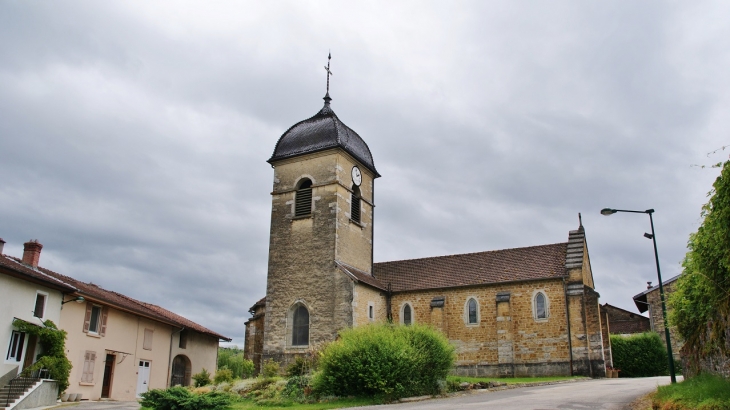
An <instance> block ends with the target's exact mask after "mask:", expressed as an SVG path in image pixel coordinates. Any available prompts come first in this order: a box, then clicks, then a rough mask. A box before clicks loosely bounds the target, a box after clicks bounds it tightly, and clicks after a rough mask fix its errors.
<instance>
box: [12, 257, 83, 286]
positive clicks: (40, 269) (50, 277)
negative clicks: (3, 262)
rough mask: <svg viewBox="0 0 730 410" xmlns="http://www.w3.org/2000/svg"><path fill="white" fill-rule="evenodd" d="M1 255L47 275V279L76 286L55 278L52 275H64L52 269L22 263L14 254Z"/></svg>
mask: <svg viewBox="0 0 730 410" xmlns="http://www.w3.org/2000/svg"><path fill="white" fill-rule="evenodd" d="M2 256H3V257H4V258H5V259H8V260H10V261H11V262H13V263H16V264H18V265H20V266H21V267H23V268H26V269H31V270H33V271H34V272H37V273H40V274H41V275H43V276H44V277H47V278H49V279H53V280H54V281H56V282H59V283H61V284H63V285H66V286H70V287H72V288H74V289H76V286H74V285H73V284H71V283H66V282H65V281H63V280H61V279H59V278H57V277H55V276H54V275H59V276H64V275H61V274H60V273H57V272H54V271H52V270H50V269H46V268H43V267H40V266H38V267H36V268H33V267H32V266H29V265H26V264H25V263H23V261H22V259H20V258H17V257H15V256H11V255H2ZM44 271H46V272H44ZM68 279H71V278H68ZM77 290H78V289H77Z"/></svg>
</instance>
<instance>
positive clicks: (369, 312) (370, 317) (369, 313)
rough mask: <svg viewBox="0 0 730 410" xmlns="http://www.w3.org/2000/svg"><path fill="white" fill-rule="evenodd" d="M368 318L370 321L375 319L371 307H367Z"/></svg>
mask: <svg viewBox="0 0 730 410" xmlns="http://www.w3.org/2000/svg"><path fill="white" fill-rule="evenodd" d="M368 318H369V319H370V320H373V319H374V318H375V316H374V314H373V306H372V305H370V306H368Z"/></svg>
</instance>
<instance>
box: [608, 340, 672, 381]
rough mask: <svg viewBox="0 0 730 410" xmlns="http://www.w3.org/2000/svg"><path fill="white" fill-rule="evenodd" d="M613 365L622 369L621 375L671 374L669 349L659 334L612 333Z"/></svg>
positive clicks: (649, 375) (648, 375)
mask: <svg viewBox="0 0 730 410" xmlns="http://www.w3.org/2000/svg"><path fill="white" fill-rule="evenodd" d="M611 351H612V353H613V367H615V368H617V369H621V372H620V373H619V376H620V377H651V376H666V375H668V374H669V368H668V366H669V365H668V361H667V349H666V348H665V347H664V345H663V344H662V340H661V339H660V337H659V334H657V333H654V332H647V333H641V334H638V335H633V336H620V335H611Z"/></svg>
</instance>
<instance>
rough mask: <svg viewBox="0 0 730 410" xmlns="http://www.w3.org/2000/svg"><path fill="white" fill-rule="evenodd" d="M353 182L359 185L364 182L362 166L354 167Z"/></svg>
mask: <svg viewBox="0 0 730 410" xmlns="http://www.w3.org/2000/svg"><path fill="white" fill-rule="evenodd" d="M352 182H353V183H354V184H355V185H357V186H360V184H362V173H360V168H358V167H357V166H354V167H352Z"/></svg>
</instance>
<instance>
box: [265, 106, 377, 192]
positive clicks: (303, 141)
mask: <svg viewBox="0 0 730 410" xmlns="http://www.w3.org/2000/svg"><path fill="white" fill-rule="evenodd" d="M330 100H331V99H330V98H329V94H327V95H326V96H325V97H324V101H325V103H324V107H323V108H322V109H321V110H320V111H319V112H318V113H317V114H315V115H314V116H313V117H311V118H309V119H306V120H304V121H301V122H298V123H296V124H294V125H293V126H292V127H291V128H289V129H288V130H287V131H286V132H285V133H284V135H282V136H281V138H279V142H277V143H276V148H274V154H273V155H272V156H271V158H269V160H268V161H267V162H268V163H270V164H271V163H274V162H276V161H279V160H282V159H286V158H292V157H296V156H299V155H305V154H311V153H313V152H317V151H323V150H326V149H330V148H336V147H339V148H342V149H343V150H345V151H346V152H347V153H348V154H350V155H352V156H353V157H355V159H357V160H358V161H359V162H360V163H361V164H362V165H363V166H364V167H366V168H367V169H369V170H370V171H372V172H373V173H374V174H375V178H377V177H379V176H380V174H378V171H377V170H376V169H375V163H374V162H373V155H372V154H371V153H370V148H368V144H366V143H365V141H363V139H362V138H360V136H359V135H357V133H356V132H355V131H353V130H352V128H350V127H348V126H347V125H345V124H344V123H343V122H342V121H340V119H339V118H337V115H335V112H334V111H332V108H331V107H330Z"/></svg>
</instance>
